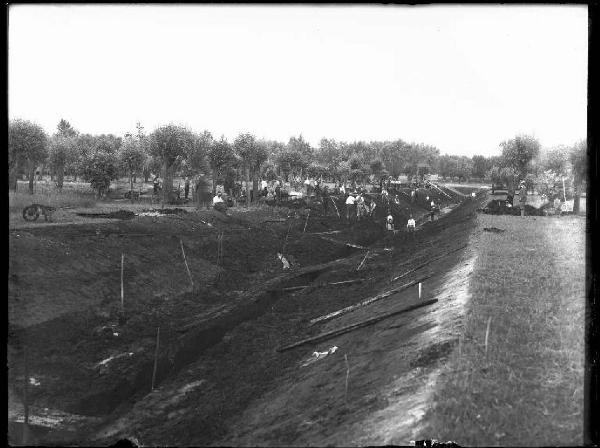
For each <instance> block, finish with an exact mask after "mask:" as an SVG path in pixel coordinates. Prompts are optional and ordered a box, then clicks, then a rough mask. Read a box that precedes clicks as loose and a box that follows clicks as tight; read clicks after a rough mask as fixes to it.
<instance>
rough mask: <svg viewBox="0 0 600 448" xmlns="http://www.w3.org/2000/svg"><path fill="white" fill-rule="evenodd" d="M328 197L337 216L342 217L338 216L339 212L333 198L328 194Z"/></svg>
mask: <svg viewBox="0 0 600 448" xmlns="http://www.w3.org/2000/svg"><path fill="white" fill-rule="evenodd" d="M329 199H331V202H333V206H334V207H335V212H336V213H337V215H338V218H339V219H342V217H341V216H340V212H339V210H338V208H337V204H336V203H335V201H334V200H333V198H332V197H331V196H329Z"/></svg>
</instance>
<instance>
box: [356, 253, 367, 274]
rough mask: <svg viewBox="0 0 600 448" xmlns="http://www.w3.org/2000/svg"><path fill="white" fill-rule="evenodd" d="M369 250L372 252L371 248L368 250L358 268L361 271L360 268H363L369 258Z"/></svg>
mask: <svg viewBox="0 0 600 448" xmlns="http://www.w3.org/2000/svg"><path fill="white" fill-rule="evenodd" d="M369 252H370V250H367V253H366V254H365V256H364V258H363V259H362V261H361V262H360V264H359V265H358V267H357V268H356V270H357V271H360V268H362V267H363V264H365V260H366V259H367V256H368V255H369Z"/></svg>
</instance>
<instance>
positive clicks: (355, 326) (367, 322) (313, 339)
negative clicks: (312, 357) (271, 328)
mask: <svg viewBox="0 0 600 448" xmlns="http://www.w3.org/2000/svg"><path fill="white" fill-rule="evenodd" d="M437 301H438V299H431V300H428V301H426V302H421V303H417V304H415V305H411V306H408V307H406V308H402V309H401V310H398V311H392V312H391V313H386V314H383V315H381V316H377V317H373V318H371V319H368V320H365V321H362V322H358V323H356V324H353V325H348V326H347V327H342V328H339V329H337V330H333V331H329V332H327V333H321V334H319V335H317V336H314V337H311V338H307V339H303V340H301V341H298V342H295V343H293V344H290V345H286V346H284V347H280V348H278V349H277V351H278V352H284V351H286V350H290V349H292V348H296V347H300V346H301V345H305V344H310V343H312V342H320V341H324V340H326V339H330V338H332V337H335V336H339V335H342V334H344V333H349V332H350V331H354V330H357V329H358V328H362V327H366V326H368V325H372V324H374V323H376V322H379V321H381V320H384V319H387V318H388V317H392V316H395V315H397V314H401V313H407V312H408V311H412V310H415V309H417V308H421V307H423V306H427V305H431V304H433V303H435V302H437Z"/></svg>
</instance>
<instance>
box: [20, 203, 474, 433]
mask: <svg viewBox="0 0 600 448" xmlns="http://www.w3.org/2000/svg"><path fill="white" fill-rule="evenodd" d="M471 209H473V206H471V205H470V204H465V206H463V207H461V208H459V209H457V210H455V211H454V212H451V213H450V214H449V215H448V216H447V217H445V218H444V219H443V220H442V221H444V223H442V221H437V222H434V223H427V224H425V225H424V226H423V228H422V230H421V231H419V232H417V235H416V238H415V239H414V240H409V239H406V236H407V235H405V234H402V235H398V237H397V239H396V241H395V247H394V250H391V251H384V250H383V247H382V246H379V249H377V247H378V245H375V246H373V247H372V252H371V256H369V257H367V258H366V262H365V264H364V267H363V268H362V269H361V270H360V271H356V267H357V266H358V264H359V263H360V262H361V260H362V259H363V258H364V255H365V251H361V250H358V249H356V248H353V247H349V246H347V245H345V244H343V243H344V242H345V241H346V240H351V241H354V242H356V243H358V244H360V245H368V244H371V243H374V242H376V241H377V240H379V239H380V238H381V237H382V236H383V233H384V232H383V226H382V225H379V223H377V222H375V223H373V222H369V221H365V222H361V223H359V224H358V225H355V226H352V227H348V226H347V225H346V224H344V223H342V222H340V220H338V218H337V216H331V215H330V216H327V217H323V216H319V213H318V212H316V211H314V212H311V214H312V217H309V219H308V221H307V220H306V219H305V218H304V217H303V216H299V217H298V218H297V219H294V218H291V219H290V220H286V221H284V220H283V219H285V216H284V215H286V216H287V213H289V211H287V210H281V211H279V212H278V211H277V210H272V211H269V212H268V213H269V214H271V216H268V217H267V218H270V220H271V221H272V222H269V223H267V222H265V221H268V220H269V219H265V212H264V211H262V212H252V211H250V212H244V213H242V212H240V213H235V212H234V216H233V217H230V218H227V217H224V216H223V215H220V214H218V213H214V212H203V213H199V214H196V213H194V214H186V215H184V216H179V215H173V216H168V217H144V218H138V219H135V220H132V221H127V222H116V223H115V222H113V223H102V224H100V225H79V226H72V227H62V228H58V227H53V228H51V227H48V228H46V229H43V228H40V229H35V230H29V231H26V232H25V231H15V232H12V233H11V236H10V244H11V253H13V254H19V255H18V256H13V257H11V267H10V272H11V277H10V279H9V282H10V283H9V284H10V289H9V291H10V294H9V312H10V322H11V328H10V332H11V333H10V335H9V367H10V373H9V385H10V389H11V394H13V395H14V397H17V398H19V397H22V384H23V367H24V366H23V362H22V360H23V348H24V347H26V348H27V352H28V359H29V365H28V369H29V375H30V376H31V377H34V378H36V381H38V382H39V383H40V384H39V385H35V386H31V387H30V388H29V389H30V391H29V400H30V403H32V405H33V409H34V410H35V409H36V407H37V408H44V407H48V408H54V409H56V408H58V409H61V410H67V411H70V412H73V413H75V414H86V415H91V416H96V417H100V418H101V421H102V422H103V423H102V425H101V426H97V420H94V419H89V420H88V421H87V422H84V423H83V424H82V425H83V426H81V427H76V425H75V426H74V427H73V428H72V429H79V430H80V431H79V432H77V431H75V432H73V433H70V434H68V437H67V436H66V435H65V434H64V433H60V434H58V433H57V434H54V435H52V434H49V435H48V434H47V435H46V436H45V437H46V440H47V441H50V442H52V441H53V440H54V441H60V442H63V441H64V440H67V439H69V440H72V441H75V442H78V443H92V442H94V443H99V444H102V443H104V442H107V441H114V440H115V438H116V437H120V436H133V435H135V436H136V437H139V438H140V439H141V440H142V441H143V442H144V443H150V444H190V443H191V444H194V445H197V444H210V443H215V442H216V441H218V440H234V439H235V438H236V437H238V436H236V435H235V434H233V433H231V428H233V426H232V425H233V424H234V423H233V422H236V421H237V420H236V419H237V418H240V416H241V415H242V411H243V410H244V409H246V408H247V407H248V406H250V405H251V404H252V403H255V402H256V400H258V399H260V397H262V396H264V394H266V393H267V392H268V391H273V390H277V387H280V386H281V385H282V384H288V385H289V384H291V383H293V382H294V381H295V380H294V378H296V376H297V375H298V362H299V361H301V360H302V358H304V357H305V356H306V354H307V353H306V351H304V350H300V351H298V350H293V351H289V352H285V353H278V352H276V351H275V349H276V348H277V347H279V346H280V345H281V344H283V343H285V342H288V341H291V340H293V339H295V338H298V337H302V336H308V335H310V334H315V333H316V332H318V331H321V330H322V329H321V328H320V327H319V326H313V327H307V320H309V319H310V318H313V317H315V316H317V315H319V314H323V313H327V312H330V311H332V310H334V309H337V308H339V307H342V306H346V305H349V304H352V303H355V302H357V301H358V300H359V299H361V298H364V297H367V296H369V295H371V294H373V293H374V292H375V291H377V290H380V289H381V288H382V287H383V286H384V285H385V284H386V283H387V282H389V279H390V273H391V272H392V271H393V270H395V269H399V268H400V267H404V268H406V267H409V266H410V264H411V260H412V263H418V262H419V261H426V260H427V259H428V258H430V257H432V256H434V255H435V254H436V253H439V252H440V251H443V250H445V249H450V248H455V247H456V245H457V244H459V243H460V242H461V240H463V241H464V238H466V236H464V237H461V236H460V235H466V233H467V232H468V229H469V221H470V214H471V212H472V210H471ZM278 213H279V214H278ZM330 213H331V210H330ZM334 213H335V212H334ZM307 222H308V226H307V230H306V232H304V231H303V230H304V226H306V225H307ZM290 223H291V225H290ZM208 224H211V225H210V226H209V225H208ZM336 230H340V231H341V232H340V233H339V234H335V235H332V236H334V237H335V239H336V242H333V241H327V240H325V239H323V238H321V236H320V235H311V234H310V233H314V232H315V231H317V232H318V231H336ZM220 232H224V235H225V236H224V239H223V256H222V259H217V253H218V250H217V246H218V239H217V235H218V234H219V233H220ZM288 232H289V233H288ZM286 235H287V243H286V242H285V241H286ZM180 241H181V243H183V246H184V249H185V253H186V258H187V262H188V265H189V267H190V271H191V274H192V278H193V280H194V286H195V288H194V290H193V291H192V290H191V285H190V280H189V278H188V275H187V271H186V269H185V266H184V263H183V258H182V253H181V243H180ZM436 242H437V244H436ZM390 244H391V242H388V245H390ZM284 246H285V250H284V253H285V255H286V256H287V257H289V259H290V260H291V261H292V264H293V272H290V273H287V272H282V270H281V266H282V265H281V262H280V261H279V260H278V259H277V258H276V253H277V252H281V251H282V249H283V248H284ZM121 254H125V264H124V291H125V312H124V313H121V312H120V309H119V308H120V269H121V264H120V261H121ZM353 254H354V255H353ZM409 254H410V255H409ZM457 254H458V252H457ZM337 259H340V260H342V259H343V261H339V262H333V263H328V264H327V262H331V261H332V260H337ZM451 260H452V257H449V258H448V261H447V262H443V263H451V262H452V261H451ZM317 263H326V264H325V265H323V266H322V267H321V268H315V269H312V270H311V269H310V268H309V266H310V265H314V264H317ZM443 263H442V264H441V265H440V267H439V269H440V270H443V269H445V268H444V266H446V265H444V264H443ZM449 265H450V264H448V266H449ZM390 268H391V270H390ZM357 278H364V281H362V282H358V283H352V284H349V285H347V286H329V287H328V286H324V287H323V286H318V285H322V284H324V283H332V282H335V281H344V280H348V279H357ZM408 280H409V279H408V278H407V281H408ZM298 284H300V285H304V284H306V285H308V286H309V287H308V288H305V289H303V290H299V291H298V292H291V293H288V292H281V291H280V292H268V290H273V289H275V290H277V289H280V288H282V287H285V286H290V285H298ZM40 285H42V287H40ZM432 286H433V284H432ZM188 289H189V291H186V290H188ZM242 290H247V292H242ZM158 327H160V349H159V358H158V359H159V362H158V365H157V367H158V368H157V372H156V375H155V384H156V385H157V390H155V391H154V392H152V393H149V392H150V384H151V381H152V368H153V353H154V349H155V340H156V332H157V328H158ZM365 331H368V330H365ZM359 334H360V333H355V334H354V335H352V336H348V337H349V338H350V337H352V338H356V337H357V335H359ZM399 337H404V336H402V334H399ZM346 353H352V352H346ZM352 359H354V355H352ZM365 359H367V358H365ZM322 365H325V364H322ZM336 365H337V364H336ZM374 374H375V372H371V373H369V371H367V372H365V376H364V378H365V380H364V381H365V382H366V384H367V385H365V387H366V389H363V388H361V387H358V386H357V388H356V389H352V390H354V391H356V392H355V393H356V394H357V395H359V396H361V397H362V398H364V396H367V395H369V394H370V393H375V390H376V389H377V387H378V386H381V385H382V383H381V381H384V380H381V381H380V380H379V379H377V380H374V378H378V376H377V375H374ZM335 375H337V373H336V374H335ZM362 377H363V376H362V375H361V378H362ZM369 378H371V379H369ZM182 391H183V392H182ZM309 391H310V388H307V389H306V390H305V392H306V393H307V392H309ZM361 391H362V392H361ZM368 391H371V392H368ZM363 393H364V394H366V395H364V394H363ZM326 395H327V394H326ZM303 396H304V395H303ZM362 398H361V400H362ZM361 400H357V401H356V402H355V403H353V404H352V405H351V406H350V407H349V408H348V409H347V411H344V412H341V413H336V414H335V415H336V416H335V418H334V420H333V421H336V420H335V419H344V418H345V417H343V416H344V415H345V414H349V415H352V416H353V417H352V418H354V419H356V418H358V416H359V415H360V413H361V412H363V411H368V410H369V409H372V406H371V405H369V406H367V407H366V408H364V406H363V404H364V403H362V401H361ZM16 401H17V402H18V401H19V400H18V399H17V400H16ZM198 403H201V404H200V405H199V404H198ZM361 403H362V404H361ZM375 403H376V402H375V401H374V402H371V404H372V405H375ZM306 406H307V412H308V411H309V410H310V409H313V411H315V412H316V410H317V409H318V406H320V405H316V404H314V405H311V404H310V403H308V402H307V403H306ZM17 407H18V406H17ZM332 413H333V411H332ZM332 418H333V414H332ZM327 421H328V420H327V419H325V421H324V422H325V423H326V422H327ZM333 421H330V423H333ZM325 423H324V424H325ZM290 424H291V423H290ZM288 429H289V428H287V429H285V433H286V434H288V432H289V431H288ZM249 434H250V436H251V435H252V431H250V433H249ZM277 434H278V432H277V431H276V432H274V433H273V437H274V439H273V442H274V443H277V442H281V443H284V442H285V441H286V440H288V439H289V440H292V439H293V434H294V433H293V432H289V434H288V435H285V437H283V435H282V438H277ZM307 434H310V431H309V432H307ZM320 435H322V434H321V433H318V432H317V433H315V434H314V436H315V437H320ZM53 437H54V439H53ZM65 437H67V439H65ZM232 438H233V439H232ZM250 440H252V437H250ZM315 440H318V439H315ZM290 443H291V442H290Z"/></svg>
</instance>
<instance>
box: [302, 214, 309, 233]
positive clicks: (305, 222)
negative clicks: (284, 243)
mask: <svg viewBox="0 0 600 448" xmlns="http://www.w3.org/2000/svg"><path fill="white" fill-rule="evenodd" d="M309 217H310V209H308V214H307V215H306V221H304V230H303V231H302V233H304V232H306V225H307V224H308V218H309Z"/></svg>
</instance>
